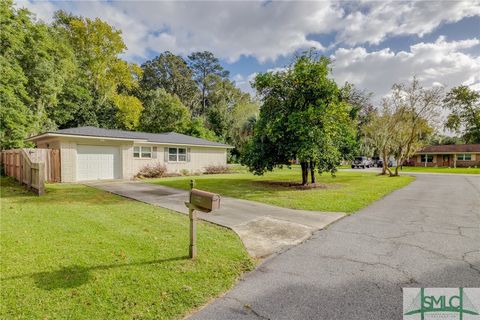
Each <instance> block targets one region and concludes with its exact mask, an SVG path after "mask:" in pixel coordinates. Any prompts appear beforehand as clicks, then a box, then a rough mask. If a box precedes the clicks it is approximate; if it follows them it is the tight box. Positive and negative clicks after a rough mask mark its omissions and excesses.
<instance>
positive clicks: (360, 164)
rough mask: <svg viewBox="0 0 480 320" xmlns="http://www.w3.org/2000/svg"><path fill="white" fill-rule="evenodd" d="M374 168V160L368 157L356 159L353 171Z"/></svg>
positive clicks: (353, 163)
mask: <svg viewBox="0 0 480 320" xmlns="http://www.w3.org/2000/svg"><path fill="white" fill-rule="evenodd" d="M371 166H372V160H370V159H369V158H367V157H355V159H354V160H353V161H352V169H355V168H363V169H365V168H370V167H371Z"/></svg>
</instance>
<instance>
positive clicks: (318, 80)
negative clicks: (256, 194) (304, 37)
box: [242, 52, 351, 184]
mask: <svg viewBox="0 0 480 320" xmlns="http://www.w3.org/2000/svg"><path fill="white" fill-rule="evenodd" d="M330 72H331V70H330V61H329V59H327V58H325V57H318V56H317V55H315V54H314V53H312V52H309V53H305V54H303V55H301V56H299V57H298V58H297V59H296V61H295V62H294V63H293V65H291V66H290V67H288V68H286V69H285V70H283V71H279V72H266V73H261V74H259V75H257V76H256V78H255V81H254V83H253V86H254V88H255V89H256V90H257V94H258V95H259V96H260V99H261V103H262V104H261V107H260V115H259V119H258V122H257V125H256V127H255V133H254V136H253V139H252V141H251V142H250V143H249V145H248V148H247V152H246V155H245V157H244V158H243V160H242V162H243V163H245V164H246V165H247V166H248V167H249V168H250V170H251V171H253V172H254V173H255V174H260V175H261V174H263V173H264V172H265V171H271V170H273V169H274V167H276V166H282V165H288V164H289V163H290V161H292V160H295V159H298V160H299V161H300V164H301V168H302V184H307V183H308V174H309V171H310V175H311V182H312V183H315V182H316V177H315V172H316V171H317V170H318V171H319V172H320V173H321V172H323V171H330V172H331V173H332V174H333V173H334V172H335V170H336V165H337V164H338V162H339V160H340V157H341V152H340V146H339V144H338V142H337V141H338V140H341V137H342V135H343V133H344V130H345V129H346V128H348V127H349V126H350V125H351V119H350V117H349V111H350V106H349V105H348V103H347V102H346V101H344V99H343V98H342V92H341V90H340V88H339V87H338V86H337V84H336V83H335V81H334V80H333V79H332V78H331V77H330Z"/></svg>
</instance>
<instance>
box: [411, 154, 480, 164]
mask: <svg viewBox="0 0 480 320" xmlns="http://www.w3.org/2000/svg"><path fill="white" fill-rule="evenodd" d="M453 157H456V155H450V162H449V163H450V165H449V166H450V167H453V166H454V160H453ZM415 166H416V167H424V166H425V163H424V162H421V156H420V155H417V156H415ZM442 166H444V165H443V155H433V162H427V167H442ZM456 166H457V167H475V166H477V167H480V153H476V154H472V160H470V161H460V160H457V161H456Z"/></svg>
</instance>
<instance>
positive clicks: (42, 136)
mask: <svg viewBox="0 0 480 320" xmlns="http://www.w3.org/2000/svg"><path fill="white" fill-rule="evenodd" d="M61 137H67V138H81V139H92V140H103V141H128V142H132V143H137V144H151V145H164V146H186V147H202V148H219V149H233V148H234V147H233V146H229V145H218V146H217V145H207V144H189V143H174V142H171V143H169V142H154V141H148V140H145V139H126V138H116V137H102V136H90V135H82V134H67V133H53V132H47V133H43V134H40V135H37V136H33V137H30V138H28V139H26V141H37V140H40V139H48V138H61Z"/></svg>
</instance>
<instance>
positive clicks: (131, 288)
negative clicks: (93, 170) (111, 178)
mask: <svg viewBox="0 0 480 320" xmlns="http://www.w3.org/2000/svg"><path fill="white" fill-rule="evenodd" d="M1 183H2V186H1V202H0V203H1V238H0V245H1V253H0V258H1V260H0V268H1V269H0V270H1V280H0V282H1V303H0V318H1V319H172V318H182V317H183V316H184V315H185V314H187V313H188V312H189V311H191V310H193V309H195V308H197V307H199V306H201V305H203V304H205V303H206V302H207V301H209V300H210V299H212V298H213V297H215V296H218V295H219V294H221V293H222V292H224V291H226V290H227V289H229V288H230V287H231V286H232V285H233V284H234V283H235V281H236V279H237V278H238V277H239V275H240V274H242V273H243V272H245V271H247V270H250V269H251V268H252V267H253V262H252V261H251V260H250V258H249V257H248V255H247V253H246V252H245V250H244V248H243V245H242V243H241V241H240V240H239V239H238V237H237V236H236V235H235V234H234V233H233V232H231V231H228V230H226V229H223V228H220V227H217V226H214V225H211V224H208V223H199V225H198V258H197V260H196V261H191V260H190V259H188V258H187V255H188V219H187V218H186V216H182V215H180V214H175V213H171V212H169V211H167V210H162V209H160V208H156V207H154V206H150V205H147V204H143V203H140V202H136V201H131V200H127V199H125V198H122V197H119V196H115V195H111V194H108V193H106V192H102V191H99V190H96V189H92V188H89V187H85V186H82V185H69V184H56V185H48V187H47V194H46V195H45V196H42V197H37V196H34V195H32V194H31V193H28V192H26V191H24V190H23V189H22V188H20V187H19V186H18V185H17V184H16V183H15V182H13V181H12V180H10V179H8V178H2V179H1Z"/></svg>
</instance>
